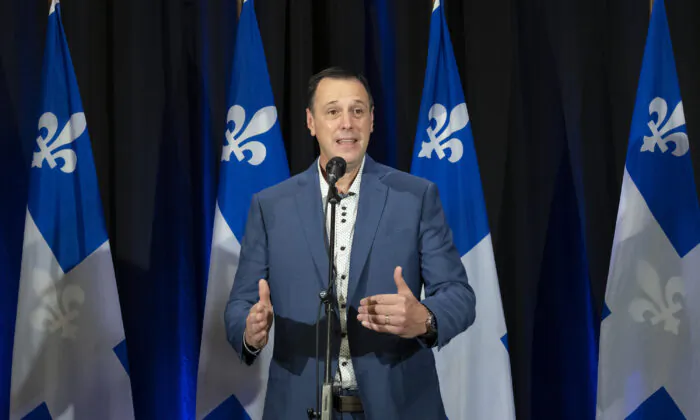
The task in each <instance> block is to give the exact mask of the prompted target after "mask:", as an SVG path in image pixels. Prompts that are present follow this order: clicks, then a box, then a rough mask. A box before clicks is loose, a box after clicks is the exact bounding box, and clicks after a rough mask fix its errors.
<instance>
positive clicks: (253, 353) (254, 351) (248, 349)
mask: <svg viewBox="0 0 700 420" xmlns="http://www.w3.org/2000/svg"><path fill="white" fill-rule="evenodd" d="M243 348H244V349H245V351H246V352H248V354H250V355H251V356H257V355H258V353H260V350H261V349H256V348H253V347H248V344H246V342H245V330H243Z"/></svg>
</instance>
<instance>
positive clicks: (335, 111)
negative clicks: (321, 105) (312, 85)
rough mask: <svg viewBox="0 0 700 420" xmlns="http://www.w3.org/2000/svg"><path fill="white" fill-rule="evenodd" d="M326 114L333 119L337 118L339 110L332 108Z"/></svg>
mask: <svg viewBox="0 0 700 420" xmlns="http://www.w3.org/2000/svg"><path fill="white" fill-rule="evenodd" d="M326 114H328V115H329V116H331V117H335V116H337V115H338V110H337V109H335V108H331V109H329V110H328V111H326Z"/></svg>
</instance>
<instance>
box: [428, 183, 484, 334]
mask: <svg viewBox="0 0 700 420" xmlns="http://www.w3.org/2000/svg"><path fill="white" fill-rule="evenodd" d="M419 247H420V256H421V276H422V277H423V282H424V287H425V299H424V300H423V301H422V302H421V303H423V304H424V305H425V306H426V307H427V308H428V309H429V310H430V311H431V312H432V313H433V314H434V316H435V319H436V321H437V330H438V331H437V346H438V348H442V347H444V346H445V345H446V344H447V343H449V342H450V340H452V339H453V338H454V337H455V336H457V335H458V334H459V333H461V332H462V331H464V330H466V329H467V328H468V327H469V326H470V325H472V324H473V323H474V319H475V317H476V296H475V295H474V290H473V289H472V287H471V286H470V285H469V281H468V279H467V273H466V271H465V269H464V266H463V265H462V261H461V259H460V255H459V253H458V251H457V248H456V247H455V245H454V243H453V241H452V231H451V230H450V228H449V225H448V224H447V220H446V218H445V214H444V212H443V210H442V204H441V202H440V197H439V194H438V190H437V186H436V185H435V184H433V183H431V184H429V186H428V188H427V189H426V191H425V194H424V196H423V212H422V215H421V222H420V236H419Z"/></svg>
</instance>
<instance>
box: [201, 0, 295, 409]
mask: <svg viewBox="0 0 700 420" xmlns="http://www.w3.org/2000/svg"><path fill="white" fill-rule="evenodd" d="M232 72H233V74H232V77H231V85H230V90H229V101H228V104H229V108H228V113H227V118H226V121H227V125H226V132H225V139H224V145H223V150H222V155H221V169H220V179H219V193H218V200H217V206H216V214H215V218H214V234H213V239H212V248H211V258H210V266H209V267H210V268H209V281H208V287H207V297H206V306H205V311H204V327H203V332H202V344H201V352H200V360H199V373H198V377H197V418H198V419H202V418H206V419H210V420H212V419H245V418H252V419H259V418H261V417H262V413H263V405H264V402H265V392H266V389H267V374H268V369H269V364H270V359H271V356H272V348H273V344H272V343H274V339H273V338H272V337H274V327H273V329H272V331H271V339H270V344H269V345H268V346H266V347H265V349H264V350H263V351H262V352H261V354H260V355H259V356H258V358H257V360H256V362H255V364H254V365H253V366H246V365H245V364H242V363H241V362H240V361H239V360H238V356H237V355H236V353H235V351H234V350H233V349H232V348H231V346H230V344H229V343H228V341H227V339H226V331H225V327H224V323H223V320H224V310H225V307H226V302H227V300H228V296H229V293H230V291H231V287H232V286H233V279H234V276H235V273H236V270H237V268H238V256H239V253H240V243H241V241H242V239H243V234H244V228H245V224H246V218H247V215H248V208H249V206H250V202H251V199H252V197H253V194H255V193H257V192H258V191H260V190H262V189H264V188H267V187H269V186H272V185H274V184H277V183H279V182H281V181H283V180H284V179H286V178H288V177H289V167H288V164H287V156H286V153H285V149H284V142H283V139H282V132H281V129H280V124H279V121H278V118H277V109H276V107H275V105H274V98H273V96H272V88H271V87H270V80H269V75H268V71H267V64H266V60H265V52H264V50H263V45H262V40H261V38H260V32H259V29H258V22H257V18H256V16H255V9H254V4H253V0H245V1H244V2H243V7H242V9H241V16H240V19H239V22H238V31H237V33H236V49H235V52H234V60H233V68H232Z"/></svg>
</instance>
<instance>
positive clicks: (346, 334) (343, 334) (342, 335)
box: [340, 333, 348, 338]
mask: <svg viewBox="0 0 700 420" xmlns="http://www.w3.org/2000/svg"><path fill="white" fill-rule="evenodd" d="M340 336H341V337H343V338H345V337H347V336H348V333H342V334H340Z"/></svg>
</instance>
